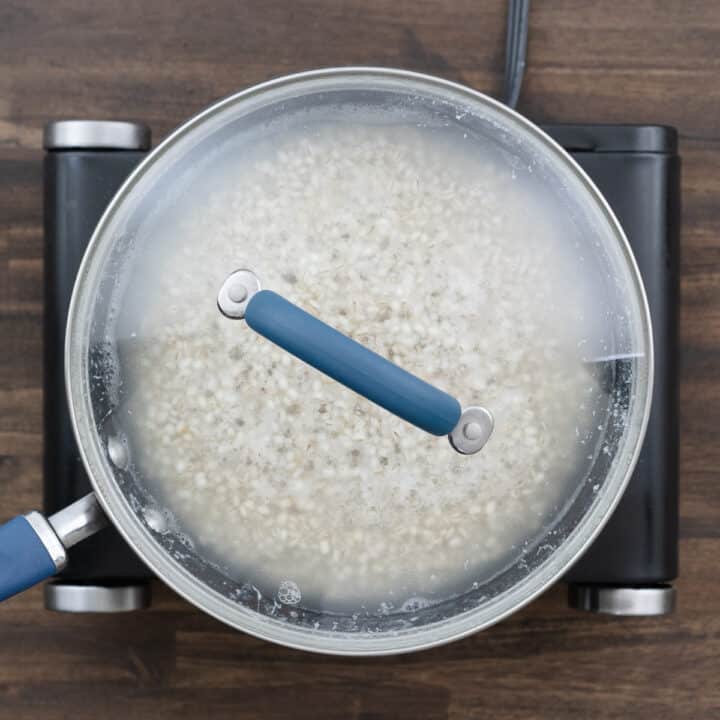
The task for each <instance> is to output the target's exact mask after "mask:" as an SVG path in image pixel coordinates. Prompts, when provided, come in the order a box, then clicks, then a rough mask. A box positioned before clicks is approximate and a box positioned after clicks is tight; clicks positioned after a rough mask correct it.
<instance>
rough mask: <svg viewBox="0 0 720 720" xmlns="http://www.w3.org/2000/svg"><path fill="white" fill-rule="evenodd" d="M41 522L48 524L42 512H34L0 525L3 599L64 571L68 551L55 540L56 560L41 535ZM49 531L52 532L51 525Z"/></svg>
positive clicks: (0, 570)
mask: <svg viewBox="0 0 720 720" xmlns="http://www.w3.org/2000/svg"><path fill="white" fill-rule="evenodd" d="M41 522H42V523H47V521H46V520H45V518H44V517H42V515H40V513H31V514H30V515H29V516H27V515H26V516H20V517H16V518H13V519H12V520H10V521H9V522H7V523H5V524H4V525H2V526H0V600H6V599H7V598H9V597H12V596H13V595H16V594H17V593H19V592H22V591H23V590H27V589H28V588H29V587H32V586H33V585H36V584H37V583H39V582H40V581H41V580H45V579H46V578H49V577H50V576H51V575H54V574H55V573H56V572H58V571H59V570H62V569H63V567H64V565H65V562H66V560H67V558H66V556H65V548H64V547H63V546H62V544H61V542H60V540H58V538H57V537H55V538H54V542H55V543H56V545H57V546H59V552H58V553H57V555H56V557H53V554H52V552H51V550H49V549H48V546H47V545H46V544H45V542H44V541H43V539H42V537H41V535H40V534H39V533H38V529H39V528H41V527H42V526H41V525H40V523H41ZM40 532H42V531H40ZM46 532H48V533H51V532H52V528H50V527H49V525H48V526H47V528H46ZM48 538H49V539H50V541H51V542H50V544H52V541H53V537H52V536H51V535H48ZM57 549H58V548H57V547H56V550H57Z"/></svg>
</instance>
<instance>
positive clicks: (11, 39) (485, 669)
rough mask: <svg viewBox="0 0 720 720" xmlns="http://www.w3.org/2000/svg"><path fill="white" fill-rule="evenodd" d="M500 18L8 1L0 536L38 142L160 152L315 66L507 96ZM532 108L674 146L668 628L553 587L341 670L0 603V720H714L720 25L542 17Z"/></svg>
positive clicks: (213, 640)
mask: <svg viewBox="0 0 720 720" xmlns="http://www.w3.org/2000/svg"><path fill="white" fill-rule="evenodd" d="M504 23H505V2H504V0H492V1H486V2H483V1H482V0H445V1H444V2H443V1H430V0H354V1H349V0H348V1H343V0H315V1H311V0H303V1H302V2H293V0H285V1H284V2H268V1H267V0H266V1H264V2H263V1H262V0H257V1H255V2H246V1H244V0H224V1H223V2H210V3H203V4H201V3H193V2H190V1H185V0H183V1H179V0H165V1H163V2H152V1H148V0H146V1H145V2H141V1H139V0H125V2H122V3H114V2H113V3H111V2H109V1H108V2H104V1H103V0H101V1H100V2H98V0H86V1H82V0H62V1H55V2H52V3H50V2H42V1H33V2H29V1H22V2H21V1H20V0H18V1H17V2H8V1H7V0H0V521H2V520H5V519H7V518H9V517H10V516H12V515H14V514H16V513H19V512H23V511H26V510H28V509H29V508H33V507H37V506H39V505H40V486H41V456H42V436H41V401H42V389H41V308H42V283H41V278H42V271H43V267H42V229H41V219H42V194H41V159H42V152H41V149H40V145H41V138H40V134H41V128H42V125H43V124H44V123H45V122H46V121H47V120H51V119H60V118H68V117H82V118H85V117H95V118H113V119H119V118H132V119H139V120H144V121H146V122H148V123H149V124H150V125H151V126H152V127H153V131H154V134H155V138H156V139H159V138H161V137H162V136H163V135H164V134H165V133H167V132H168V131H169V130H170V129H171V128H172V127H173V126H175V125H176V124H178V123H179V122H180V121H181V120H183V119H184V118H186V117H188V116H189V115H191V114H192V113H194V112H195V111H197V110H199V109H200V108H202V107H203V106H205V105H207V104H208V103H210V102H211V101H213V100H215V99H216V98H218V97H220V96H223V95H225V94H228V93H230V92H232V91H234V90H237V89H239V88H242V87H245V86H247V85H249V84H251V83H255V82H257V81H260V80H264V79H267V78H270V77H273V76H276V75H280V74H283V73H288V72H291V71H296V70H301V69H307V68H312V67H318V66H331V65H347V64H377V65H389V66H400V67H405V68H411V69H414V70H421V71H426V72H430V73H434V74H437V75H440V76H443V77H446V78H450V79H453V80H458V81H461V82H464V83H466V84H468V85H471V86H473V87H476V88H478V89H481V90H484V91H487V92H489V93H496V92H498V91H499V89H500V87H501V82H502V78H501V74H502V64H503V48H504ZM531 23H532V24H531V38H530V47H529V70H528V73H527V77H526V82H525V86H524V89H523V94H522V97H521V102H520V109H521V110H522V111H524V112H525V113H526V114H528V115H529V116H531V117H532V118H534V119H536V120H538V121H541V120H556V121H572V120H575V121H589V122H649V123H666V124H671V125H675V126H677V127H678V128H679V130H680V133H681V153H682V157H683V203H684V222H683V233H682V255H683V259H682V382H681V425H682V446H681V466H682V476H681V514H682V524H681V534H682V541H681V577H680V579H679V581H678V583H677V586H678V589H679V609H678V611H677V613H676V614H675V616H673V617H671V618H666V619H634V620H633V619H624V620H612V619H608V618H603V617H596V616H588V615H584V614H579V613H574V612H572V611H569V610H567V609H565V605H564V595H563V589H562V588H560V587H556V588H555V589H553V590H551V591H550V592H548V593H547V594H546V595H545V596H543V597H542V598H541V599H540V600H539V601H537V602H535V603H534V604H533V605H532V606H531V607H529V608H527V609H525V610H524V611H522V612H520V613H519V614H517V615H515V616H514V617H512V618H511V619H510V620H508V621H506V622H504V623H502V624H500V625H499V626H496V627H495V628H493V629H491V630H489V631H487V632H484V633H481V634H479V635H476V636H474V637H471V638H469V639H467V640H464V641H462V642H458V643H455V644H453V645H450V646H447V647H444V648H440V649H437V650H434V651H430V652H425V653H420V654H416V655H412V656H406V657H399V658H389V659H368V660H349V659H333V658H326V657H319V656H312V655H309V654H302V653H299V652H294V651H290V650H284V649H281V648H278V647H274V646H272V645H269V644H267V643H264V642H261V641H258V640H254V639H252V638H250V637H247V636H245V635H243V634H240V633H237V632H234V631H231V630H230V629H228V628H226V627H224V626H223V625H221V624H219V623H218V622H216V621H214V620H212V619H210V618H208V617H206V616H204V615H202V614H201V613H200V612H198V611H196V610H194V609H193V608H191V607H189V606H188V605H186V604H185V603H184V602H183V601H181V600H179V599H178V598H177V597H175V596H174V595H173V594H172V593H171V592H170V591H168V590H166V589H164V588H162V587H158V588H156V592H155V596H156V603H155V605H154V607H153V609H152V610H150V611H149V612H147V613H142V614H135V615H131V616H121V617H118V616H98V617H89V616H75V617H72V616H64V615H57V614H52V613H48V612H46V611H44V610H43V608H42V599H41V592H40V591H39V590H37V589H36V590H33V591H31V592H29V593H27V594H25V595H23V596H21V597H18V598H15V599H13V600H11V601H9V602H7V603H5V604H3V605H2V606H0V718H1V719H2V720H4V719H5V718H12V719H13V720H25V719H26V718H33V719H34V718H73V719H76V720H84V719H87V720H97V719H99V718H105V719H108V720H110V719H112V718H154V719H157V720H160V719H161V718H201V717H208V718H234V719H235V720H242V719H244V718H341V717H353V718H362V719H364V720H370V719H371V718H372V719H375V718H413V719H414V720H418V719H425V718H427V719H432V718H446V717H451V718H475V717H493V718H572V720H577V718H630V717H638V718H647V717H654V718H712V717H720V562H719V556H720V484H719V483H720V477H719V473H718V467H720V409H719V408H720V402H719V401H720V53H718V48H720V5H719V4H718V3H717V2H715V1H714V0H705V1H704V2H701V1H696V2H668V1H663V0H656V1H655V2H650V1H649V0H646V1H643V2H634V3H628V2H624V1H621V0H617V1H615V2H594V1H591V0H586V1H585V2H577V1H572V0H565V1H563V0H537V1H536V2H535V3H534V4H533V8H532V13H531Z"/></svg>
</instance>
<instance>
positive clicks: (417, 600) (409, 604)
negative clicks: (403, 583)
mask: <svg viewBox="0 0 720 720" xmlns="http://www.w3.org/2000/svg"><path fill="white" fill-rule="evenodd" d="M430 605H431V603H430V601H429V600H428V599H427V598H424V597H411V598H408V599H407V600H406V601H405V602H404V603H403V604H402V607H401V608H400V609H401V610H402V611H403V612H417V611H418V610H423V609H424V608H426V607H430Z"/></svg>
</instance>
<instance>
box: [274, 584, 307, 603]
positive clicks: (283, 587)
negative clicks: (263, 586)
mask: <svg viewBox="0 0 720 720" xmlns="http://www.w3.org/2000/svg"><path fill="white" fill-rule="evenodd" d="M277 597H278V600H279V601H280V602H281V603H283V604H284V605H297V604H298V603H299V602H300V600H301V598H302V593H301V592H300V588H299V587H298V586H297V583H294V582H293V581H292V580H283V581H282V582H281V583H280V585H279V587H278V591H277Z"/></svg>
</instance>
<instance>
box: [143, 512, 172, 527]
mask: <svg viewBox="0 0 720 720" xmlns="http://www.w3.org/2000/svg"><path fill="white" fill-rule="evenodd" d="M143 517H144V518H145V522H146V523H147V524H148V527H149V528H150V529H151V530H154V531H155V532H158V533H164V532H167V518H166V517H165V516H164V515H163V514H162V513H161V512H160V511H159V510H156V509H155V508H146V509H145V510H144V512H143Z"/></svg>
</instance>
